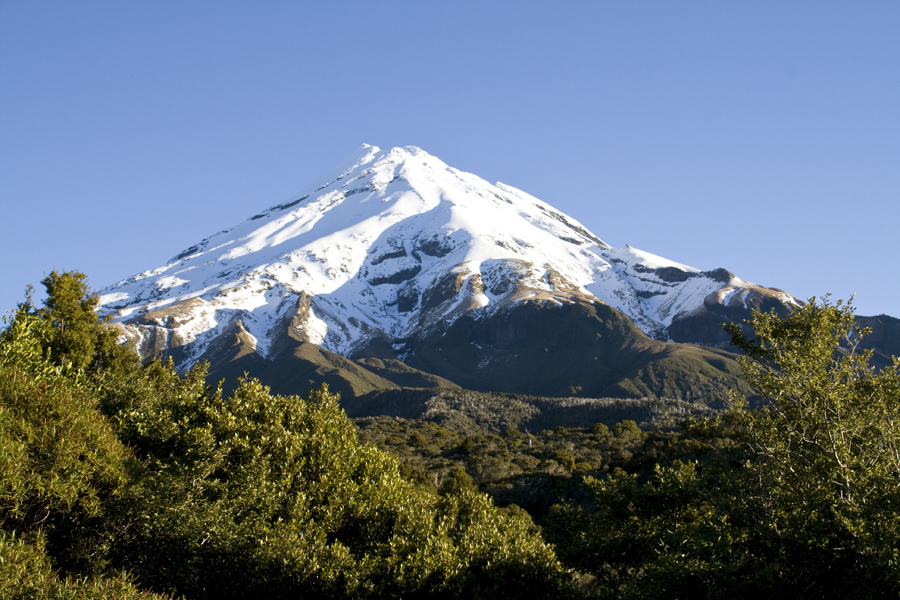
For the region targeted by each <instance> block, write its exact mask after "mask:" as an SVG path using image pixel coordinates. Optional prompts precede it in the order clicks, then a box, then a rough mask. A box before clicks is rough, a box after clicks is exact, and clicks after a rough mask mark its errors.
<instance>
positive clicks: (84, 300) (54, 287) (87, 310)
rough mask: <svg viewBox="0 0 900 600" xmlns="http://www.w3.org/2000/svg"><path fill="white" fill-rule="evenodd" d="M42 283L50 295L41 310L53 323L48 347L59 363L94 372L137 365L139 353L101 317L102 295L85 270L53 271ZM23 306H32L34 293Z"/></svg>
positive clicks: (42, 314) (39, 312)
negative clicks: (91, 286) (89, 282)
mask: <svg viewBox="0 0 900 600" xmlns="http://www.w3.org/2000/svg"><path fill="white" fill-rule="evenodd" d="M41 283H42V284H43V285H44V288H45V289H46V291H47V298H46V299H45V300H44V306H43V308H42V309H40V310H39V311H37V314H38V315H40V316H41V317H42V318H44V319H45V320H47V321H48V322H49V323H50V324H51V333H52V335H51V336H50V338H49V339H48V340H47V345H46V347H47V348H48V349H49V350H50V356H51V358H52V359H53V360H54V361H55V362H56V363H57V364H64V363H65V362H66V361H68V362H71V363H72V365H73V366H74V367H75V368H76V369H84V370H87V371H91V372H99V371H101V370H106V371H110V370H114V369H116V368H122V367H125V368H136V366H137V364H138V359H137V358H136V356H135V355H134V354H133V353H131V352H128V351H127V350H125V348H123V347H121V346H119V345H118V343H117V340H118V333H117V332H116V330H115V329H113V328H112V327H109V326H107V324H106V323H105V322H104V321H101V320H100V318H99V317H98V315H97V312H96V310H97V307H98V303H99V298H98V296H97V294H96V293H94V292H92V291H91V290H90V289H89V288H88V285H87V276H86V275H85V274H84V273H79V272H77V271H66V272H63V273H59V272H57V271H53V272H51V273H50V275H48V276H47V277H45V278H44V279H43V280H42V281H41ZM23 306H24V307H25V308H26V310H28V309H29V308H30V306H31V300H30V297H29V299H28V301H27V302H26V303H25V304H23Z"/></svg>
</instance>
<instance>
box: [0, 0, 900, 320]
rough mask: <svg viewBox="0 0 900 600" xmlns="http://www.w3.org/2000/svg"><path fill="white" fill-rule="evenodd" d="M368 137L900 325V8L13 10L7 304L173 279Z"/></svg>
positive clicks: (654, 245) (3, 67)
mask: <svg viewBox="0 0 900 600" xmlns="http://www.w3.org/2000/svg"><path fill="white" fill-rule="evenodd" d="M364 142H365V143H369V144H374V145H377V146H380V147H382V148H385V147H390V146H397V145H415V146H419V147H421V148H423V149H424V150H426V151H427V152H429V153H431V154H433V155H436V156H438V157H440V158H441V159H443V160H444V161H445V162H447V163H449V164H450V165H452V166H455V167H457V168H459V169H462V170H465V171H471V172H473V173H476V174H478V175H480V176H481V177H484V178H485V179H488V180H489V181H492V182H493V181H502V182H504V183H507V184H509V185H513V186H515V187H518V188H520V189H523V190H525V191H527V192H529V193H531V194H533V195H535V196H537V197H539V198H541V199H543V200H545V201H546V202H549V203H550V204H553V205H555V206H557V207H558V208H559V209H561V210H562V211H564V212H566V213H568V214H569V215H571V216H573V217H575V218H576V219H578V220H580V221H581V222H582V223H584V224H585V225H586V226H587V227H588V228H589V229H590V230H591V231H593V232H594V233H596V234H597V235H598V236H600V237H601V238H602V239H604V240H605V241H607V242H608V243H610V244H612V245H614V246H623V245H625V244H626V243H627V244H631V245H633V246H636V247H638V248H641V249H643V250H646V251H649V252H653V253H655V254H659V255H661V256H664V257H666V258H669V259H671V260H675V261H678V262H682V263H685V264H688V265H691V266H694V267H698V268H702V269H712V268H716V267H725V268H728V269H730V270H731V271H733V272H734V273H735V274H737V275H738V276H739V277H742V278H744V279H746V280H748V281H752V282H755V283H759V284H762V285H765V286H774V287H781V288H785V289H787V290H788V291H790V292H792V293H794V294H795V295H798V296H801V297H808V296H811V295H817V296H818V295H822V294H825V293H828V292H830V293H832V294H834V295H835V296H837V297H841V298H846V297H848V296H849V295H850V294H851V293H853V292H857V300H856V305H857V307H858V313H859V314H878V313H887V314H891V315H893V316H898V317H900V300H898V298H900V277H898V267H897V259H898V256H900V252H898V240H897V238H898V232H900V227H898V225H900V2H897V1H893V0H891V1H874V0H873V1H868V2H850V1H846V2H830V1H823V0H816V1H806V2H804V1H792V2H782V1H777V2H775V1H772V2H765V1H762V2H722V1H715V2H691V1H685V2H661V1H646V2H624V1H606V2H602V1H591V2H528V1H522V0H518V1H515V2H501V1H495V2H464V1H454V2H449V1H448V2H438V1H429V2H413V1H409V2H380V1H379V2H371V1H367V2H342V1H336V2H315V3H314V2H301V1H295V2H287V1H274V0H272V1H264V2H251V1H249V0H247V1H244V2H229V1H225V2H222V1H212V0H210V1H208V2H191V1H187V2H176V1H156V2H101V1H85V2H63V1H60V2H46V1H40V0H38V1H29V2H26V1H24V0H21V1H4V0H0V223H2V234H0V252H2V254H0V256H2V258H0V310H6V309H11V308H13V307H14V306H15V304H16V303H17V302H18V301H20V300H21V299H22V298H23V291H24V288H25V285H26V284H27V283H29V282H31V283H34V284H35V285H38V282H39V281H40V279H41V278H42V277H43V276H44V274H45V273H48V272H49V271H51V270H52V269H77V270H80V271H84V272H85V273H87V274H88V276H89V277H90V283H91V284H92V286H93V287H95V288H100V287H103V286H105V285H108V284H111V283H114V282H116V281H118V280H120V279H123V278H125V277H128V276H130V275H133V274H135V273H138V272H140V271H143V270H146V269H149V268H153V267H157V266H161V265H163V264H164V263H165V262H166V261H167V260H168V259H169V258H170V257H172V256H174V255H175V254H177V253H178V252H179V251H180V250H182V249H184V248H185V247H187V246H190V245H191V244H193V243H194V242H197V241H199V240H200V239H202V238H204V237H206V236H207V235H210V234H212V233H214V232H216V231H218V230H220V229H223V228H225V227H228V226H231V225H233V224H236V223H238V222H240V221H243V220H244V219H246V218H248V217H249V216H251V215H253V214H255V213H256V212H258V211H259V210H260V209H262V208H265V207H267V206H270V205H272V204H275V203H278V202H281V201H283V200H285V199H286V198H288V197H289V196H291V195H293V194H295V193H296V192H298V191H299V190H300V189H302V188H303V187H304V186H305V185H306V184H307V183H308V182H309V181H310V180H312V179H313V178H315V177H316V176H318V175H320V174H321V173H322V172H323V171H324V170H326V169H328V168H330V167H331V166H332V165H334V164H335V163H337V162H338V161H339V160H341V159H342V158H343V157H344V156H345V155H347V154H349V153H350V152H352V151H353V150H354V149H355V148H357V147H358V146H359V145H360V144H361V143H364ZM38 287H40V286H39V285H38Z"/></svg>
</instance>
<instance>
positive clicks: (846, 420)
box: [544, 297, 900, 599]
mask: <svg viewBox="0 0 900 600" xmlns="http://www.w3.org/2000/svg"><path fill="white" fill-rule="evenodd" d="M744 325H745V326H744V327H742V326H739V325H731V326H729V327H728V328H727V330H728V332H729V333H730V334H731V335H732V338H733V343H734V344H735V345H736V346H737V347H738V348H741V349H742V350H744V352H745V353H746V355H745V357H744V358H743V359H742V361H741V364H742V367H743V369H744V373H745V376H746V378H747V380H748V382H749V383H750V384H751V385H752V387H753V388H754V390H755V391H756V393H757V394H758V396H759V398H760V399H761V402H762V405H763V406H762V408H760V409H758V410H746V409H744V408H743V407H742V406H740V404H741V402H738V404H739V406H738V408H737V409H735V410H734V411H732V412H730V413H727V414H725V415H723V416H722V417H719V418H716V419H710V420H701V421H689V422H686V423H685V424H683V429H684V432H685V433H686V434H687V435H689V436H691V437H692V438H693V439H694V440H695V442H696V443H698V444H705V445H707V446H709V447H713V448H717V451H715V452H712V453H710V454H709V455H707V456H706V457H704V458H701V459H700V460H688V461H679V460H678V459H677V458H675V457H672V458H675V459H674V460H669V458H670V457H669V456H667V455H666V451H667V450H666V451H664V450H663V449H662V448H661V449H660V454H659V457H658V459H657V463H656V465H655V466H654V469H653V471H652V472H651V473H649V474H648V473H641V474H638V473H626V472H623V471H614V472H613V473H610V474H609V475H608V476H606V477H605V478H603V479H599V478H598V479H592V478H587V483H588V486H589V487H590V488H591V489H592V491H593V493H594V498H595V500H596V504H597V506H596V508H595V509H594V510H593V511H591V512H588V511H585V510H582V509H581V508H579V507H573V506H557V507H555V508H554V511H553V513H552V514H551V516H550V518H548V519H547V521H546V522H545V523H544V527H545V532H547V534H548V537H549V539H550V540H551V541H554V542H556V544H557V547H558V548H559V555H560V557H561V558H562V559H563V561H564V562H565V563H567V564H570V565H574V566H576V567H577V568H578V569H579V570H581V571H584V572H587V573H590V574H591V575H592V576H593V577H594V578H595V579H594V581H595V584H596V587H597V592H598V594H599V595H600V596H601V597H609V598H645V597H652V598H684V597H698V598H699V597H703V598H729V599H733V598H758V597H761V596H765V597H770V598H773V599H774V598H842V599H844V598H860V599H862V598H867V599H868V598H896V597H897V594H898V592H900V550H898V540H900V453H898V451H900V362H898V360H897V359H896V358H895V359H894V362H893V365H892V366H890V367H887V368H884V369H882V370H877V369H874V368H872V367H871V366H870V365H869V359H870V357H871V353H870V352H858V351H857V344H858V342H859V339H860V336H863V335H865V334H866V333H867V332H866V331H865V330H860V329H858V328H857V327H856V326H855V325H854V320H853V310H852V307H851V306H850V305H849V304H844V303H842V302H838V303H837V304H831V303H830V302H829V301H828V298H827V297H826V298H825V299H823V300H822V301H821V302H816V301H815V299H812V300H810V302H809V303H808V304H806V305H804V306H800V307H797V308H796V309H795V310H794V311H793V312H792V313H790V314H788V315H786V316H784V317H779V316H777V315H776V314H774V313H759V312H754V313H753V316H752V318H751V319H750V320H749V321H748V322H746V323H745V324H744Z"/></svg>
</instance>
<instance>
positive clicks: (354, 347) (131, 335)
mask: <svg viewBox="0 0 900 600" xmlns="http://www.w3.org/2000/svg"><path fill="white" fill-rule="evenodd" d="M598 301H599V302H601V303H605V304H606V305H608V306H609V307H612V308H614V309H617V310H618V311H621V312H622V313H624V314H625V315H626V316H627V317H628V318H629V319H630V320H631V321H632V322H633V323H634V324H636V325H637V326H638V327H639V328H640V329H641V330H642V331H643V332H644V333H646V334H647V335H648V336H650V337H651V338H654V339H656V340H663V341H666V340H668V341H687V342H697V343H705V344H709V345H715V344H718V343H720V342H722V341H723V340H724V337H723V334H721V333H720V332H719V330H718V328H717V327H715V326H714V325H716V324H717V323H718V322H719V321H720V320H722V319H721V318H720V317H721V316H723V315H726V314H727V313H728V311H729V310H732V309H737V310H742V309H744V308H746V307H747V306H753V307H764V308H767V307H768V306H787V305H790V304H793V303H796V302H797V300H796V299H794V298H793V297H792V296H790V295H789V294H787V293H785V292H783V291H780V290H770V289H767V288H763V287H760V286H757V285H755V284H751V283H748V282H745V281H742V280H741V279H739V278H737V277H735V276H734V275H733V274H732V273H730V272H729V271H726V270H725V269H716V270H714V271H709V272H704V271H700V270H698V269H695V268H693V267H689V266H686V265H683V264H679V263H676V262H673V261H670V260H667V259H664V258H661V257H659V256H655V255H652V254H649V253H647V252H643V251H641V250H638V249H636V248H632V247H630V246H626V247H624V248H613V247H611V246H609V245H608V244H606V243H604V242H603V241H602V240H601V239H600V238H598V237H597V236H596V235H594V234H593V233H591V232H590V231H588V230H587V228H586V227H584V226H583V225H582V224H580V223H578V222H577V221H576V220H574V219H572V218H571V217H569V216H567V215H564V214H562V213H561V212H560V211H558V210H556V209H554V208H553V207H552V206H550V205H549V204H547V203H545V202H542V201H541V200H539V199H537V198H535V197H533V196H530V195H529V194H527V193H525V192H523V191H520V190H518V189H516V188H514V187H511V186H508V185H504V184H502V183H497V184H490V183H488V182H487V181H485V180H483V179H481V178H479V177H477V176H476V175H472V174H470V173H465V172H461V171H459V170H457V169H454V168H452V167H449V166H448V165H446V164H445V163H443V162H442V161H441V160H439V159H438V158H436V157H434V156H431V155H429V154H427V153H426V152H424V151H422V150H420V149H418V148H415V147H405V148H392V149H390V150H380V149H379V148H376V147H374V146H368V145H363V146H362V147H360V148H359V149H358V150H357V151H356V152H354V153H353V154H352V155H350V156H349V157H348V158H347V159H345V160H344V161H343V162H342V163H341V164H340V165H338V167H337V168H335V169H334V170H333V171H332V172H331V173H329V174H327V175H325V176H324V177H322V178H321V179H320V180H318V181H316V182H314V183H313V184H312V185H310V186H309V187H308V188H307V189H305V190H304V191H302V192H301V193H300V194H298V195H297V196H296V197H294V198H292V199H290V200H288V201H287V202H283V203H281V204H278V205H275V206H272V207H270V208H268V209H266V210H263V211H261V212H259V213H257V214H255V215H253V216H251V217H250V218H249V219H247V220H246V221H244V222H243V223H241V224H239V225H237V226H235V227H233V228H231V229H226V230H224V231H220V232H219V233H216V234H214V235H212V236H210V237H208V238H206V239H204V240H203V241H201V242H200V243H198V244H196V245H194V246H191V247H190V248H188V249H186V250H184V251H183V252H181V253H179V254H178V255H177V256H175V257H174V258H172V259H171V260H170V261H169V262H168V264H166V265H164V266H161V267H159V268H156V269H153V270H150V271H146V272H144V273H141V274H139V275H135V276H134V277H131V278H129V279H126V280H124V281H121V282H119V283H117V284H115V285H113V286H110V287H108V288H106V289H104V290H102V292H101V298H100V302H101V305H102V307H103V310H104V311H105V312H106V313H108V314H111V315H112V316H113V318H114V320H115V321H116V322H117V323H119V324H121V326H122V330H123V333H124V334H125V336H126V337H127V338H128V339H129V341H130V343H132V344H133V345H134V346H135V347H136V348H137V349H138V350H139V351H140V352H141V354H142V355H144V356H148V355H151V354H154V353H156V352H159V351H169V352H173V353H174V355H175V356H176V357H177V359H178V362H179V365H180V366H182V367H186V366H188V365H189V364H191V363H192V362H194V361H196V360H197V359H199V358H200V357H203V356H206V355H208V353H209V352H210V349H211V348H213V347H214V346H215V344H216V343H217V340H221V339H222V336H223V335H227V336H233V335H235V334H236V335H237V336H238V338H239V339H240V343H241V345H242V348H243V350H242V352H243V353H245V354H246V353H253V354H254V355H256V356H257V357H258V358H260V359H267V358H271V357H272V356H273V355H274V353H276V352H278V351H279V348H281V346H279V340H281V339H283V338H284V336H285V335H288V336H290V338H291V339H293V340H295V341H297V342H308V343H312V344H315V345H317V346H319V347H321V348H322V349H324V350H326V351H330V352H334V353H337V354H340V355H343V356H346V357H351V358H362V357H365V356H366V355H367V353H369V350H370V349H371V348H372V347H373V344H374V343H377V344H380V346H379V347H380V348H382V350H380V351H379V352H380V354H381V355H383V354H384V350H383V349H384V348H387V347H388V346H389V347H390V348H391V349H392V352H393V354H394V357H395V358H397V359H400V360H405V359H407V358H409V357H410V355H411V354H414V351H415V348H414V347H413V346H412V345H411V344H412V340H415V339H422V338H423V336H425V335H426V334H427V332H429V331H434V330H436V329H443V328H446V327H448V326H450V325H451V324H452V323H453V322H454V321H455V320H457V319H459V318H460V317H461V316H466V317H467V318H471V319H476V320H478V319H486V318H490V317H491V316H492V315H496V314H497V313H498V311H504V310H508V309H510V308H512V307H515V306H518V305H521V304H523V303H530V304H533V303H538V304H541V305H545V306H563V305H566V304H571V303H574V302H581V303H596V302H598ZM367 349H369V350H367Z"/></svg>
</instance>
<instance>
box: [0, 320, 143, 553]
mask: <svg viewBox="0 0 900 600" xmlns="http://www.w3.org/2000/svg"><path fill="white" fill-rule="evenodd" d="M50 338H52V331H51V327H50V324H49V323H48V322H47V321H46V320H44V319H41V318H39V317H36V316H33V315H29V314H27V312H26V309H24V308H20V309H19V311H18V312H17V313H16V315H15V317H14V318H13V319H12V320H11V322H10V323H9V324H8V327H7V329H6V330H5V331H3V332H2V333H0V525H2V527H3V529H4V530H6V531H8V532H12V533H15V534H18V535H29V534H32V533H36V532H37V531H39V530H43V531H44V532H45V535H46V540H47V545H48V547H49V548H50V549H51V551H53V552H55V556H56V558H57V560H59V561H61V563H62V564H64V565H67V566H69V567H74V566H76V565H77V566H80V568H85V569H89V570H90V569H95V568H98V567H100V566H102V564H99V562H100V561H98V557H97V553H98V548H97V546H98V545H100V544H102V540H99V539H97V535H95V534H96V532H97V529H98V528H99V527H100V525H99V523H98V521H99V520H100V519H101V518H102V516H103V512H104V502H105V501H106V500H107V499H109V498H110V497H112V496H113V495H115V494H116V493H118V492H119V491H120V490H121V489H122V487H123V485H124V483H125V479H126V465H127V461H128V458H129V453H128V451H127V449H126V448H125V447H124V446H123V445H122V444H121V443H120V442H119V440H118V439H117V438H116V436H115V433H114V432H113V430H112V428H111V427H110V426H109V423H108V422H107V421H106V419H105V418H104V417H103V416H102V415H101V414H100V413H99V412H98V410H97V408H98V403H97V396H96V388H95V386H94V385H93V384H92V383H91V381H90V379H89V378H88V377H86V376H85V375H84V374H83V373H82V372H80V371H76V370H74V369H73V368H71V363H68V362H67V364H66V366H58V365H55V364H53V362H51V360H50V359H49V358H48V356H47V355H46V354H45V353H44V351H43V350H42V345H43V344H46V342H47V340H48V339H50ZM76 534H77V535H76ZM76 537H77V539H75V538H76Z"/></svg>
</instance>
